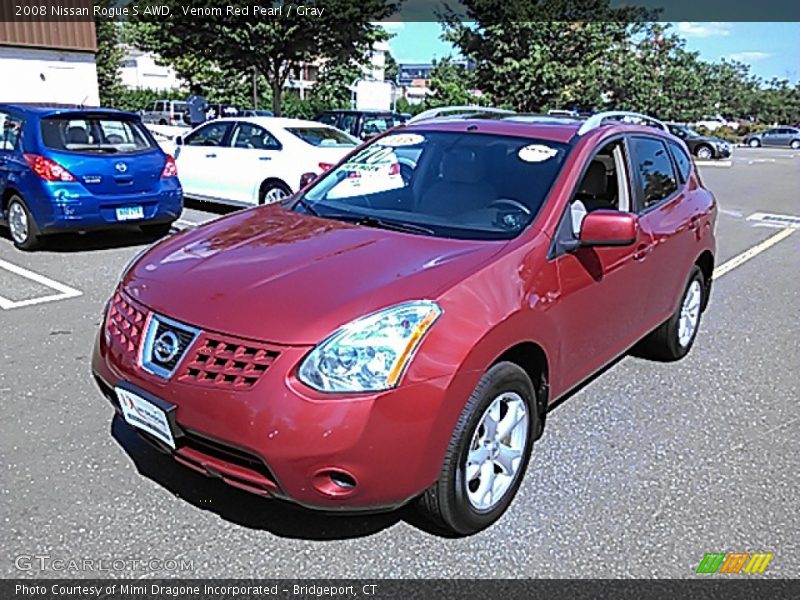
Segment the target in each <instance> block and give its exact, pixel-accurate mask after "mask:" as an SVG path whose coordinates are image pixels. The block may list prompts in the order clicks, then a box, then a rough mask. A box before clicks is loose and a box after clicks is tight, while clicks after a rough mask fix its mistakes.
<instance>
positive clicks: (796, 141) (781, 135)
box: [744, 127, 800, 150]
mask: <svg viewBox="0 0 800 600" xmlns="http://www.w3.org/2000/svg"><path fill="white" fill-rule="evenodd" d="M744 143H745V144H747V145H748V146H750V147H751V148H758V147H759V146H782V147H784V148H785V147H789V148H792V149H794V150H800V129H798V128H797V127H773V128H772V129H767V130H766V131H762V132H760V133H753V134H750V135H748V136H747V137H746V138H744Z"/></svg>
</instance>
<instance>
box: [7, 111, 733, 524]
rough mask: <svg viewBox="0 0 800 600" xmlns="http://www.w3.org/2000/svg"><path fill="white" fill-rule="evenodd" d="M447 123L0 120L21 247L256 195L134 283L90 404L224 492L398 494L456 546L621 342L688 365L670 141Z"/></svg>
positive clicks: (296, 496)
mask: <svg viewBox="0 0 800 600" xmlns="http://www.w3.org/2000/svg"><path fill="white" fill-rule="evenodd" d="M458 108H462V107H458ZM445 114H446V110H440V109H437V110H434V111H432V112H430V113H427V114H423V115H419V116H417V117H416V119H415V120H414V121H413V122H411V123H409V124H408V125H406V126H405V127H403V128H398V129H397V130H394V131H390V132H388V133H386V134H384V135H382V136H378V137H376V138H373V139H372V140H371V141H369V142H367V143H366V144H362V145H360V146H359V142H358V140H357V139H356V138H354V137H353V136H351V135H349V134H348V133H345V132H343V131H340V130H338V129H336V128H334V127H331V126H329V125H325V124H322V123H319V122H316V121H302V120H297V119H279V118H272V117H259V116H254V117H235V118H222V119H217V120H214V121H211V122H208V123H205V124H203V125H201V126H199V127H197V128H196V129H194V130H193V131H191V132H189V133H187V134H186V135H184V136H180V137H179V138H177V139H176V144H175V146H174V148H173V149H172V154H168V153H165V152H164V151H163V150H162V149H161V148H159V146H158V145H157V144H156V142H155V140H154V139H153V137H152V135H151V134H150V133H149V131H148V130H147V129H146V128H145V127H144V125H143V124H142V121H141V118H140V117H139V116H137V115H134V114H131V113H123V112H120V111H114V110H104V109H55V108H32V107H25V106H21V105H0V132H2V137H0V197H1V198H2V199H3V217H4V219H6V220H7V222H8V224H9V226H10V230H11V236H12V239H13V240H14V243H15V244H16V245H17V246H18V247H20V248H23V249H30V248H32V247H34V246H35V244H36V242H37V241H38V239H39V236H40V235H41V234H44V233H48V232H50V231H56V230H65V229H73V230H86V229H90V228H94V227H114V226H117V225H119V224H131V223H133V224H136V225H138V226H140V227H143V228H149V229H156V230H157V231H156V232H157V233H162V232H165V231H166V229H167V228H168V227H169V225H170V224H171V223H172V222H173V221H174V220H175V219H177V218H178V216H179V215H180V212H181V209H182V201H183V193H184V190H185V193H186V194H188V195H192V196H196V197H199V198H204V199H209V200H214V201H225V202H236V203H239V204H269V206H260V207H255V208H252V209H250V210H245V211H237V212H235V213H233V214H230V215H227V216H225V217H223V218H220V219H217V220H215V221H213V222H211V223H208V224H206V225H203V226H200V227H197V228H195V229H191V230H187V231H184V232H181V233H178V234H176V235H174V236H170V237H167V238H166V239H165V240H163V241H162V242H160V243H158V244H156V245H154V246H152V247H150V248H149V249H148V250H146V251H145V252H144V253H143V254H141V255H139V256H137V257H136V258H135V259H134V260H133V261H132V262H131V263H130V264H129V265H128V267H127V268H126V270H125V272H124V273H123V274H122V277H121V280H120V281H119V282H118V284H117V286H116V289H115V290H114V292H113V294H112V297H111V299H110V300H109V302H108V303H107V305H106V308H105V310H104V314H103V319H102V325H101V327H100V330H99V331H98V335H97V338H96V343H95V350H94V353H93V359H92V372H93V374H94V378H95V381H96V382H97V385H98V388H99V390H100V392H101V393H102V394H103V395H104V396H105V397H106V398H107V399H108V400H109V402H110V404H111V405H112V406H113V408H114V410H115V412H116V413H117V414H119V415H120V417H121V419H123V420H124V422H126V423H127V425H128V426H130V427H132V428H133V429H134V430H135V431H136V432H137V433H138V434H139V435H140V436H141V437H142V438H143V439H144V440H146V441H147V442H148V443H150V444H152V445H154V446H156V447H157V448H159V449H160V450H162V451H164V452H166V453H168V454H170V455H172V456H173V457H174V458H175V459H176V460H177V461H178V462H180V463H181V464H183V465H185V466H188V467H190V468H193V469H194V470H196V471H199V472H201V473H203V474H206V475H208V476H213V477H216V478H219V479H221V480H222V481H224V482H226V483H228V484H230V485H232V486H235V487H237V488H240V489H244V490H247V491H250V492H254V493H256V494H258V495H260V496H262V497H274V498H282V499H284V500H289V501H292V502H296V503H298V504H301V505H303V506H306V507H311V508H318V509H322V510H332V511H337V512H342V511H363V510H369V511H374V510H389V509H393V508H395V507H399V506H402V505H405V504H408V503H413V504H414V505H415V506H416V508H417V509H418V510H419V511H421V512H422V513H423V514H424V515H425V516H426V517H427V518H429V519H431V520H432V521H434V522H435V523H437V525H438V526H439V527H441V528H443V529H444V530H447V531H449V532H451V533H452V534H454V535H469V534H472V533H475V532H477V531H480V530H481V529H484V528H486V527H488V526H490V525H491V524H492V523H494V522H495V521H496V520H497V519H499V518H500V517H501V515H502V514H503V513H504V512H505V510H506V509H507V508H508V507H509V505H510V504H511V502H512V500H513V499H514V496H515V495H516V493H517V491H518V490H519V488H520V484H521V482H522V477H523V475H524V473H525V471H526V469H527V466H528V463H529V460H530V456H531V452H532V448H533V444H534V442H535V441H536V440H538V439H539V437H540V436H541V435H542V433H543V430H544V425H545V420H546V415H547V410H548V407H549V406H550V405H552V404H553V403H555V402H557V401H559V400H560V399H561V398H564V397H565V396H566V395H567V394H568V393H569V392H570V390H573V389H574V388H575V387H576V386H577V385H579V384H580V383H581V382H583V381H585V380H587V378H590V377H592V376H593V375H594V374H596V373H597V372H599V371H600V370H602V369H603V368H604V366H606V365H608V364H610V363H612V362H613V361H614V360H615V359H616V358H617V357H618V356H620V355H621V354H622V353H624V352H626V351H627V350H628V349H629V348H631V347H632V346H633V345H634V344H638V345H639V346H640V347H641V352H642V353H643V354H647V355H649V356H652V357H654V358H657V359H659V360H665V361H674V360H678V359H680V358H682V357H683V356H685V355H686V354H687V353H688V352H689V350H690V349H691V347H692V345H693V343H694V340H695V338H696V336H697V332H698V328H699V323H700V318H701V315H702V313H703V311H704V309H705V307H706V305H707V303H708V298H709V293H710V289H711V284H712V279H711V278H712V273H713V268H714V261H715V258H714V257H715V251H716V244H715V238H714V231H715V221H716V216H717V205H716V201H715V199H714V197H713V195H712V194H711V193H710V192H709V191H708V190H707V189H705V188H704V187H703V184H702V182H701V181H700V179H699V178H698V176H697V172H696V167H695V165H694V164H693V161H692V160H691V158H690V155H689V150H688V147H687V144H686V143H684V142H683V141H682V140H681V139H680V138H678V137H676V136H674V135H672V134H671V133H670V132H669V131H668V129H667V128H666V126H664V125H663V124H661V123H660V122H658V121H654V120H653V119H651V118H648V117H645V116H643V115H635V114H630V113H608V114H605V113H603V114H598V115H593V116H592V117H590V118H589V119H587V120H585V121H583V120H580V119H573V118H562V117H552V116H551V117H547V116H540V117H539V116H521V115H515V114H513V113H510V112H509V111H503V110H499V109H498V110H492V109H487V108H480V109H475V110H474V111H472V112H471V113H470V112H468V113H467V114H462V115H460V116H458V115H456V116H453V115H447V116H446V118H441V117H442V116H445ZM643 122H649V123H651V124H652V123H655V124H656V125H657V127H654V126H647V125H645V124H642V123H643ZM173 155H174V158H173ZM178 173H180V174H181V181H182V182H183V187H182V186H181V183H180V181H179V179H178V176H177V175H178ZM576 181H577V182H578V183H577V184H575V183H574V182H576ZM301 188H302V189H301ZM298 190H300V193H298V194H296V195H295V196H294V198H292V199H291V201H284V202H278V201H279V200H286V196H287V195H288V194H291V193H293V192H297V191H298ZM534 223H535V225H534ZM476 311H477V313H480V315H481V318H479V319H476V318H475V315H476V314H477V313H476ZM598 314H602V319H597V318H596V315H598ZM221 407H222V408H221Z"/></svg>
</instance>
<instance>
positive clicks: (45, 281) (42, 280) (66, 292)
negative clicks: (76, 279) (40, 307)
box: [0, 259, 83, 310]
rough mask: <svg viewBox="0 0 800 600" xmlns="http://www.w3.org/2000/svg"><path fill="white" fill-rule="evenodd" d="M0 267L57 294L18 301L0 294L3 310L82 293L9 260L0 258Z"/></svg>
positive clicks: (74, 296)
mask: <svg viewBox="0 0 800 600" xmlns="http://www.w3.org/2000/svg"><path fill="white" fill-rule="evenodd" d="M0 269H5V270H6V271H9V272H11V273H14V274H15V275H19V276H20V277H24V278H25V279H29V280H31V281H35V282H36V283H39V284H41V285H43V286H45V287H49V288H50V289H53V290H56V291H57V292H58V294H51V295H49V296H39V297H37V298H29V299H27V300H18V301H14V300H10V299H8V298H4V297H3V296H0V309H3V310H11V309H12V308H21V307H23V306H33V305H35V304H44V303H45V302H55V301H56V300H66V299H68V298H76V297H78V296H80V295H82V294H83V292H81V291H80V290H76V289H75V288H71V287H69V286H68V285H65V284H63V283H59V282H58V281H54V280H52V279H50V278H49V277H45V276H44V275H40V274H39V273H34V272H33V271H29V270H28V269H23V268H22V267H18V266H17V265H13V264H11V263H10V262H6V261H4V260H2V259H0Z"/></svg>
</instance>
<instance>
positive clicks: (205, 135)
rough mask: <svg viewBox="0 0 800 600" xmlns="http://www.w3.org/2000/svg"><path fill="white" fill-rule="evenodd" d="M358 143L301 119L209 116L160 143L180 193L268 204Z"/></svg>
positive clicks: (297, 188)
mask: <svg viewBox="0 0 800 600" xmlns="http://www.w3.org/2000/svg"><path fill="white" fill-rule="evenodd" d="M360 143H361V142H360V141H359V140H357V139H356V138H354V137H352V136H351V135H349V134H347V133H345V132H343V131H340V130H338V129H335V128H333V127H329V126H327V125H323V124H322V123H318V122H316V121H304V120H302V119H285V118H279V117H237V118H230V119H215V120H213V121H209V122H207V123H204V124H203V125H200V126H199V127H197V128H196V129H194V130H193V131H191V132H189V133H187V134H186V135H183V136H178V137H176V138H175V140H174V145H173V147H172V148H165V149H166V150H167V152H168V153H171V154H172V155H173V156H174V157H175V162H176V163H177V166H178V177H179V178H180V181H181V185H182V186H183V191H184V194H185V195H186V196H188V197H191V198H196V199H199V200H207V201H210V202H220V203H223V204H233V205H245V206H248V205H256V204H271V203H273V202H278V201H280V200H281V199H282V198H284V197H286V196H289V195H291V194H293V193H294V192H296V191H297V190H299V189H300V188H301V187H303V186H304V185H305V184H306V183H307V182H308V181H311V180H312V179H314V178H315V177H316V176H317V175H319V174H321V173H322V172H323V171H326V170H327V169H329V168H331V167H333V166H334V165H335V164H336V163H338V162H339V161H340V160H341V159H342V158H343V157H344V156H345V155H347V154H348V153H349V152H351V151H352V150H353V149H354V148H355V147H356V146H358V145H359V144H360Z"/></svg>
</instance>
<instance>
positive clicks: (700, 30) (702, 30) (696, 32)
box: [677, 21, 733, 38]
mask: <svg viewBox="0 0 800 600" xmlns="http://www.w3.org/2000/svg"><path fill="white" fill-rule="evenodd" d="M732 28H733V24H732V23H725V22H722V21H708V22H700V23H690V22H688V21H681V22H680V23H678V24H677V30H678V33H680V34H681V35H683V36H686V37H695V38H707V37H716V36H721V35H723V36H724V35H730V34H731V29H732Z"/></svg>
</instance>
